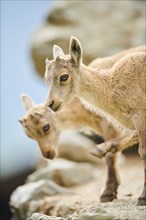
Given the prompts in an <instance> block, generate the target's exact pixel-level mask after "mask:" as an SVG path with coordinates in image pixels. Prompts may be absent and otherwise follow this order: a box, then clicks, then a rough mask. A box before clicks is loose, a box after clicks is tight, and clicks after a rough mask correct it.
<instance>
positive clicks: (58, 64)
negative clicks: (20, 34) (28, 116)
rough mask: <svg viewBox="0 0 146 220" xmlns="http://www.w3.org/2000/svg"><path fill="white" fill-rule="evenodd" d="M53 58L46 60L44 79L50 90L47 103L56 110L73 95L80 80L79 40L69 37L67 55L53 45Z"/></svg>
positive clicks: (80, 50)
mask: <svg viewBox="0 0 146 220" xmlns="http://www.w3.org/2000/svg"><path fill="white" fill-rule="evenodd" d="M53 56H54V60H52V61H49V60H48V62H46V72H45V80H46V82H47V84H48V85H49V88H50V91H49V94H48V97H47V100H48V101H47V103H48V105H49V107H50V108H51V109H52V110H53V111H57V110H59V109H61V108H62V106H63V105H64V104H65V103H67V102H68V100H69V99H70V98H71V97H73V96H74V95H75V94H76V93H77V90H78V85H79V83H81V82H80V64H81V61H82V49H81V45H80V42H79V41H78V40H77V39H76V38H75V37H71V39H70V46H69V55H65V54H64V52H63V50H62V49H61V48H60V47H58V46H56V45H54V48H53Z"/></svg>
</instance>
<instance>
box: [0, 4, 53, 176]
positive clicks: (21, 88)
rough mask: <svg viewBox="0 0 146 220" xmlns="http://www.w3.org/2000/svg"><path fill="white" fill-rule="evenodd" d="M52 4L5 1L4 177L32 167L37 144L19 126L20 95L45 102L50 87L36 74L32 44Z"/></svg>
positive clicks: (2, 105)
mask: <svg viewBox="0 0 146 220" xmlns="http://www.w3.org/2000/svg"><path fill="white" fill-rule="evenodd" d="M52 4H53V2H52V1H26V0H25V1H7V0H1V175H2V177H3V178H4V177H7V176H8V175H13V174H14V173H16V172H20V171H21V170H22V169H25V168H26V167H30V166H32V165H33V164H34V163H35V161H36V160H37V158H38V155H39V150H38V146H37V144H36V143H35V142H34V141H33V140H31V139H29V138H27V137H26V136H25V134H24V132H23V130H22V128H21V125H20V124H19V123H18V118H20V117H21V116H23V115H24V110H23V107H22V105H21V101H20V93H22V92H25V93H28V94H29V95H31V96H32V97H33V98H34V100H35V101H36V102H37V103H39V102H42V101H44V99H45V97H46V93H47V87H46V85H45V83H44V82H43V80H41V79H40V77H39V76H37V74H36V73H35V70H34V68H33V63H32V60H31V56H30V43H31V37H32V34H33V33H34V31H35V28H36V27H37V26H38V25H39V24H41V23H43V20H45V18H46V15H47V12H48V10H49V9H50V7H51V5H52Z"/></svg>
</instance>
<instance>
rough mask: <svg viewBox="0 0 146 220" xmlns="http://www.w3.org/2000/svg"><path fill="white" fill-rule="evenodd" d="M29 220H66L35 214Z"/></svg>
mask: <svg viewBox="0 0 146 220" xmlns="http://www.w3.org/2000/svg"><path fill="white" fill-rule="evenodd" d="M29 220H64V219H63V218H61V217H56V216H48V215H44V214H40V213H34V214H33V215H32V216H31V217H30V219H29Z"/></svg>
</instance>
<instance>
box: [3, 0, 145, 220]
mask: <svg viewBox="0 0 146 220" xmlns="http://www.w3.org/2000/svg"><path fill="white" fill-rule="evenodd" d="M71 35H73V36H76V37H77V38H79V40H80V41H81V44H82V46H83V52H84V57H83V62H84V63H85V64H88V63H89V62H90V61H91V60H92V59H94V58H97V57H103V56H108V55H112V54H115V53H117V52H119V51H121V50H123V49H127V48H129V47H133V46H138V45H142V44H145V1H142V0H127V1H121V0H110V1H108V0H107V1H106V0H105V1H100V0H99V1H98V0H96V1H89V0H86V1H13V0H12V1H6V0H3V1H1V167H0V169H1V218H2V219H3V220H5V219H10V212H9V209H8V201H9V196H10V194H11V192H12V191H13V190H14V189H15V188H16V187H17V186H18V185H20V184H22V183H23V182H24V179H25V178H26V176H27V175H28V173H31V172H32V170H33V169H34V167H35V165H36V164H37V162H38V160H39V159H40V151H39V149H38V147H36V143H35V142H34V141H32V140H30V139H28V138H27V137H26V136H25V134H24V132H23V130H22V128H21V126H20V125H19V123H18V118H19V117H21V116H22V115H24V111H23V108H22V105H21V102H20V93H22V92H25V93H28V94H29V95H30V96H32V97H33V98H34V99H35V101H36V102H37V103H39V102H42V101H43V100H44V99H45V97H46V94H47V90H48V89H47V86H46V85H45V83H44V82H43V80H41V78H40V77H39V75H40V76H43V75H44V68H45V65H44V60H45V58H46V57H49V58H50V59H52V47H53V44H58V45H59V46H60V47H62V48H63V49H64V52H65V53H68V46H69V39H70V36H71ZM34 67H35V68H34ZM36 73H39V75H38V74H36ZM64 138H66V136H65V135H64ZM67 138H68V139H69V137H67ZM71 140H72V139H71Z"/></svg>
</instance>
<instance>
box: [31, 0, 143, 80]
mask: <svg viewBox="0 0 146 220" xmlns="http://www.w3.org/2000/svg"><path fill="white" fill-rule="evenodd" d="M143 7H144V1H118V0H115V1H112V0H111V1H98V0H97V1H90V0H87V1H84V2H83V1H56V2H55V3H54V7H53V8H52V10H51V11H50V12H49V13H48V16H47V18H46V20H45V22H44V23H43V24H41V25H40V26H38V28H37V29H36V31H35V32H34V34H33V39H32V57H33V61H34V65H35V67H36V70H37V72H38V73H40V74H41V75H42V76H44V71H45V65H44V60H45V58H46V57H47V56H48V57H49V58H50V59H52V48H53V45H54V44H57V45H59V46H60V47H61V48H63V50H64V52H65V53H68V47H69V39H70V36H72V35H73V36H76V37H77V38H78V39H79V40H80V42H81V44H82V47H83V55H84V56H83V62H84V63H85V64H89V63H90V62H91V61H92V60H93V59H95V58H97V57H104V56H109V55H113V54H115V53H117V52H119V51H121V50H124V49H127V48H130V47H134V46H137V45H141V44H144V37H145V36H144V30H145V22H144V16H145V14H144V9H143Z"/></svg>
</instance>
